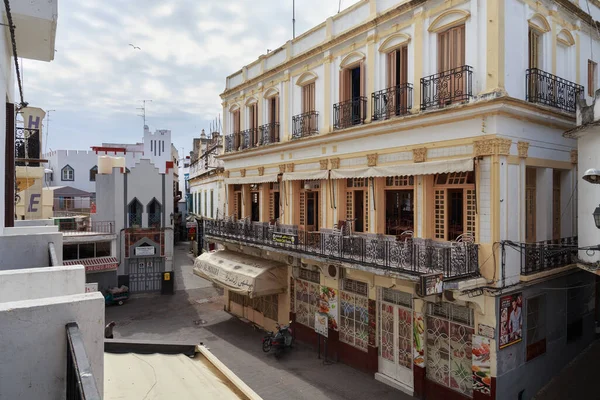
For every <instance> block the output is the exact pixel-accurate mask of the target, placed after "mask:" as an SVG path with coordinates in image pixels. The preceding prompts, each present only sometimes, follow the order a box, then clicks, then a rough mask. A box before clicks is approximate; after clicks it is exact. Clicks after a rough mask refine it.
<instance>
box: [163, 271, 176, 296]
mask: <svg viewBox="0 0 600 400" xmlns="http://www.w3.org/2000/svg"><path fill="white" fill-rule="evenodd" d="M174 293H175V273H174V272H173V271H169V272H163V273H162V285H161V287H160V294H174Z"/></svg>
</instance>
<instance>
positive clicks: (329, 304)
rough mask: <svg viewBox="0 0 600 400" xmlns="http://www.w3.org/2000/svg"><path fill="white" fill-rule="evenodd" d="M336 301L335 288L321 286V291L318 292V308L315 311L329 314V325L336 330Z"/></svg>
mask: <svg viewBox="0 0 600 400" xmlns="http://www.w3.org/2000/svg"><path fill="white" fill-rule="evenodd" d="M337 302H338V298H337V290H335V289H331V288H328V287H327V286H321V293H320V294H319V309H318V310H317V311H318V312H320V313H323V314H327V315H328V316H329V327H330V328H331V329H333V330H336V331H337V330H338V324H337V320H338V316H337V314H338V307H337Z"/></svg>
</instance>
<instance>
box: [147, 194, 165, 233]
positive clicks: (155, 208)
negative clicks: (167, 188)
mask: <svg viewBox="0 0 600 400" xmlns="http://www.w3.org/2000/svg"><path fill="white" fill-rule="evenodd" d="M161 212H162V206H161V205H160V203H159V202H158V201H157V200H156V199H152V201H151V202H150V204H148V226H149V227H153V228H160V226H161Z"/></svg>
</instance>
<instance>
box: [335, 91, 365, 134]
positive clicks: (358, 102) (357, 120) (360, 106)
mask: <svg viewBox="0 0 600 400" xmlns="http://www.w3.org/2000/svg"><path fill="white" fill-rule="evenodd" d="M366 118H367V98H366V97H364V96H362V97H355V98H353V99H351V100H346V101H342V102H341V103H336V104H334V105H333V128H334V129H345V128H348V127H351V126H353V125H360V124H362V123H364V122H365V119H366Z"/></svg>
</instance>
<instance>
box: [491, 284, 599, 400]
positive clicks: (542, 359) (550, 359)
mask: <svg viewBox="0 0 600 400" xmlns="http://www.w3.org/2000/svg"><path fill="white" fill-rule="evenodd" d="M590 276H591V275H589V273H588V272H577V273H574V274H571V275H568V276H563V277H560V278H556V279H554V280H550V281H546V282H543V283H540V284H538V285H536V286H532V287H529V288H526V289H524V290H523V291H522V293H523V309H522V313H523V341H522V342H520V343H517V344H514V345H512V346H509V347H506V348H504V349H502V350H498V352H497V371H498V380H497V382H498V385H497V389H496V393H497V395H496V399H498V400H502V399H507V400H508V399H516V398H517V397H518V394H519V392H520V391H521V390H525V392H524V397H523V398H524V399H530V398H531V397H532V396H534V395H535V394H536V393H537V392H538V391H539V390H540V389H541V388H542V387H543V386H544V385H545V384H546V383H548V381H549V380H550V379H551V378H552V376H554V375H555V374H557V373H558V372H559V371H560V370H561V369H562V368H563V367H565V366H566V365H567V364H568V363H569V362H570V361H571V360H572V359H573V358H574V357H575V356H576V355H577V354H579V353H580V352H581V351H582V350H583V349H584V348H585V347H587V345H589V344H590V343H591V341H592V340H593V339H594V334H595V329H594V313H593V311H594V307H593V301H594V287H593V279H592V280H590ZM584 285H585V286H584ZM569 286H584V287H582V288H580V290H581V291H582V292H583V293H582V299H583V304H581V306H582V309H583V310H584V311H585V315H584V317H583V336H581V337H580V338H579V339H578V340H576V341H573V342H571V343H567V325H566V320H567V316H566V315H567V314H566V313H567V290H565V288H567V287H569ZM540 294H545V296H546V300H545V321H546V353H545V354H543V355H540V356H538V357H536V358H534V359H532V360H530V361H528V362H526V361H525V360H526V358H525V357H526V343H527V299H528V298H532V297H535V296H537V295H540ZM498 301H499V300H497V303H498ZM497 306H498V304H497Z"/></svg>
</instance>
